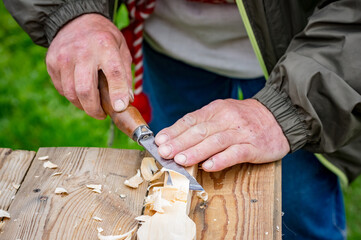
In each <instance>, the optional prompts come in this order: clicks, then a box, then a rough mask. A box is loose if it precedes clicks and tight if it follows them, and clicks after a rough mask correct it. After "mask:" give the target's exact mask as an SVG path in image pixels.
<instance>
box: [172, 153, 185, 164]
mask: <svg viewBox="0 0 361 240" xmlns="http://www.w3.org/2000/svg"><path fill="white" fill-rule="evenodd" d="M174 161H176V162H177V163H179V164H185V163H186V161H187V157H186V155H184V154H182V153H180V154H177V155H176V156H175V157H174Z"/></svg>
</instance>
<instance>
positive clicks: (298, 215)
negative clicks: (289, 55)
mask: <svg viewBox="0 0 361 240" xmlns="http://www.w3.org/2000/svg"><path fill="white" fill-rule="evenodd" d="M143 54H144V62H143V65H144V83H143V91H144V92H145V93H146V94H147V95H148V97H149V99H150V104H151V108H152V120H151V122H150V124H149V125H150V127H151V128H152V130H153V131H154V132H158V131H160V130H161V129H163V128H164V127H168V126H170V125H172V124H173V123H175V122H176V121H177V120H178V119H179V118H181V117H182V116H184V115H185V114H187V113H189V112H192V111H195V110H197V109H199V108H201V107H203V106H205V105H207V104H209V103H210V102H211V101H213V100H216V99H226V98H235V99H238V97H239V92H240V91H239V90H241V92H242V95H243V99H246V98H250V97H252V96H253V95H254V94H256V93H257V92H258V91H259V90H260V89H261V88H262V87H263V86H264V84H265V79H264V78H263V77H261V78H256V79H235V78H229V77H225V76H221V75H218V74H215V73H212V72H209V71H206V70H203V69H200V68H197V67H194V66H190V65H188V64H186V63H184V62H181V61H178V60H175V59H173V58H170V57H168V56H165V55H163V54H160V53H158V52H156V51H155V50H153V49H152V48H151V47H150V46H149V45H148V44H147V43H146V42H145V43H144V44H143ZM282 212H283V216H282V234H283V239H287V240H288V239H328V240H331V239H335V240H336V239H337V240H339V239H345V238H346V221H345V210H344V203H343V196H342V191H341V188H340V184H339V181H338V178H337V177H336V175H335V174H333V173H332V172H330V171H329V170H328V169H326V168H325V167H324V166H323V165H322V164H321V163H320V162H319V161H318V160H317V158H316V157H315V156H314V155H313V153H310V152H307V151H305V150H302V149H300V150H298V151H296V152H294V153H291V154H288V155H287V156H285V157H284V158H283V160H282Z"/></svg>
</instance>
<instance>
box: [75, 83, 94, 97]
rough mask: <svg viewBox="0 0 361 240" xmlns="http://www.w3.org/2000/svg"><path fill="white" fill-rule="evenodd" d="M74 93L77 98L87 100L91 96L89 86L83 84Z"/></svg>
mask: <svg viewBox="0 0 361 240" xmlns="http://www.w3.org/2000/svg"><path fill="white" fill-rule="evenodd" d="M76 93H77V95H78V96H79V97H82V98H88V97H89V96H90V94H91V86H90V85H85V84H82V85H79V86H77V88H76Z"/></svg>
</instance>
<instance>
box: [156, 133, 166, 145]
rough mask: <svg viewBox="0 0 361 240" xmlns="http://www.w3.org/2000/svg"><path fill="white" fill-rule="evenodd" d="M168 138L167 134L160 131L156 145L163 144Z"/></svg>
mask: <svg viewBox="0 0 361 240" xmlns="http://www.w3.org/2000/svg"><path fill="white" fill-rule="evenodd" d="M168 139H169V137H168V135H167V134H165V133H162V134H160V135H159V136H157V143H158V145H160V144H163V143H165V142H166V141H168Z"/></svg>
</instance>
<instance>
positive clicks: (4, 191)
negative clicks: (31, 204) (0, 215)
mask: <svg viewBox="0 0 361 240" xmlns="http://www.w3.org/2000/svg"><path fill="white" fill-rule="evenodd" d="M34 156H35V152H32V151H24V150H17V151H12V150H11V149H9V148H0V209H4V210H7V209H8V208H9V206H10V204H11V202H12V201H13V200H14V199H15V194H16V192H17V191H18V189H16V187H17V186H16V185H18V184H20V183H21V182H22V181H23V179H24V177H25V174H26V172H27V171H28V169H29V166H30V164H31V162H32V160H33V158H34Z"/></svg>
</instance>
